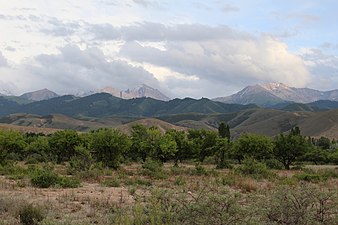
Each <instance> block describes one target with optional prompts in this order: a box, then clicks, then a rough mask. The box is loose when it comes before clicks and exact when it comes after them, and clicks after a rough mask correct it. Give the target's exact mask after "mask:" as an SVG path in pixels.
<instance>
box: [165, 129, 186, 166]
mask: <svg viewBox="0 0 338 225" xmlns="http://www.w3.org/2000/svg"><path fill="white" fill-rule="evenodd" d="M166 134H168V135H170V136H171V137H172V138H173V139H174V140H175V142H176V152H175V155H174V162H175V165H176V166H177V165H178V162H179V161H181V162H182V160H184V159H189V158H192V157H193V151H192V148H191V145H189V142H188V139H187V135H186V133H185V132H184V131H178V130H174V129H171V130H168V131H167V132H166Z"/></svg>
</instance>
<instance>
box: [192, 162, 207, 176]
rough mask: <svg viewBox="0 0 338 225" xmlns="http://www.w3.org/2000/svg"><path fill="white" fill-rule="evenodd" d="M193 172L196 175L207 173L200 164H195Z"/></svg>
mask: <svg viewBox="0 0 338 225" xmlns="http://www.w3.org/2000/svg"><path fill="white" fill-rule="evenodd" d="M194 174H196V175H198V176H202V175H208V172H207V170H206V169H205V168H204V167H203V166H202V165H201V164H196V165H195V171H194Z"/></svg>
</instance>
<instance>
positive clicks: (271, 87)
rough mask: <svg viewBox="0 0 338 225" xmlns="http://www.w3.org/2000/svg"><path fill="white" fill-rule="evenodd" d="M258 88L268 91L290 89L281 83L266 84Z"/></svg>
mask: <svg viewBox="0 0 338 225" xmlns="http://www.w3.org/2000/svg"><path fill="white" fill-rule="evenodd" d="M260 86H261V87H262V88H264V89H266V90H268V91H275V90H278V89H290V87H288V86H287V85H285V84H283V83H266V84H260Z"/></svg>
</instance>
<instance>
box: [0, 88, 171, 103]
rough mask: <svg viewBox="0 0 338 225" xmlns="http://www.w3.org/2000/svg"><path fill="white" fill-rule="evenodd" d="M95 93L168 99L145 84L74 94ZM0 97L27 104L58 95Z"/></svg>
mask: <svg viewBox="0 0 338 225" xmlns="http://www.w3.org/2000/svg"><path fill="white" fill-rule="evenodd" d="M97 93H108V94H111V95H113V96H115V97H119V98H122V99H132V98H143V97H149V98H153V99H157V100H162V101H169V100H170V98H169V97H167V96H166V95H164V94H163V93H162V92H160V91H159V90H157V89H155V88H152V87H150V86H148V85H146V84H142V85H139V86H138V87H135V88H131V89H127V90H119V89H116V88H113V87H105V88H102V89H100V90H96V91H93V90H92V91H87V92H79V93H77V94H75V96H77V97H86V96H89V95H93V94H97ZM0 96H3V97H6V98H7V99H10V100H14V101H16V102H18V103H29V102H33V101H42V100H48V99H51V98H55V97H59V96H60V95H58V94H56V93H55V92H53V91H51V90H48V89H46V88H44V89H41V90H37V91H32V92H28V93H24V94H22V95H20V96H14V95H13V94H12V93H11V92H10V91H8V90H5V89H2V90H0Z"/></svg>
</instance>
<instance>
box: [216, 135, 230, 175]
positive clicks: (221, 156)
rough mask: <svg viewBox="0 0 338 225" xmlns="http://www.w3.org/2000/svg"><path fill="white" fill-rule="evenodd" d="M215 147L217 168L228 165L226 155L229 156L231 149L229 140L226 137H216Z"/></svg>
mask: <svg viewBox="0 0 338 225" xmlns="http://www.w3.org/2000/svg"><path fill="white" fill-rule="evenodd" d="M215 149H216V150H215V152H216V163H217V168H219V169H222V168H226V167H228V166H229V165H228V164H227V163H226V157H229V153H230V152H229V151H230V149H231V142H229V139H228V138H226V137H224V138H222V137H218V138H217V140H216V145H215Z"/></svg>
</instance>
